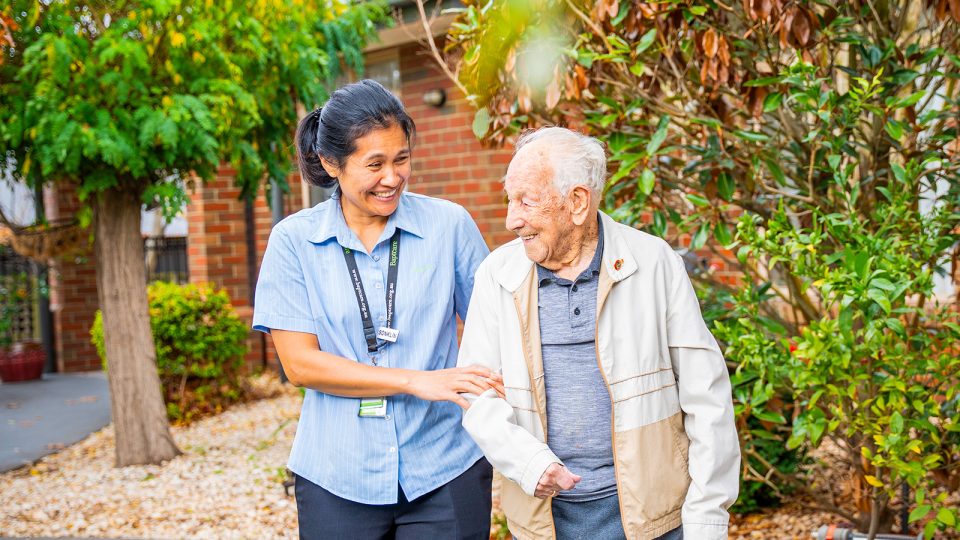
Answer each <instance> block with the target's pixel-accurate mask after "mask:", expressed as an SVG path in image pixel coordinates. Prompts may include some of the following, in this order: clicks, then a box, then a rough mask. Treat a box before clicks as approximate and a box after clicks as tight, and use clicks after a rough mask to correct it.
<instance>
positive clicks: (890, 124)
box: [883, 118, 903, 141]
mask: <svg viewBox="0 0 960 540" xmlns="http://www.w3.org/2000/svg"><path fill="white" fill-rule="evenodd" d="M883 128H884V129H885V130H886V131H887V134H888V135H890V138H891V139H893V140H895V141H899V140H900V139H901V138H902V137H903V126H902V125H901V124H900V122H897V121H896V120H894V119H893V118H891V119H890V120H887V123H886V124H884V126H883Z"/></svg>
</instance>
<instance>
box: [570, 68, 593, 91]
mask: <svg viewBox="0 0 960 540" xmlns="http://www.w3.org/2000/svg"><path fill="white" fill-rule="evenodd" d="M573 69H574V71H576V72H577V84H578V86H580V88H586V87H588V86H590V77H587V70H586V69H584V68H583V66H581V65H580V64H577V65H576V67H574V68H573Z"/></svg>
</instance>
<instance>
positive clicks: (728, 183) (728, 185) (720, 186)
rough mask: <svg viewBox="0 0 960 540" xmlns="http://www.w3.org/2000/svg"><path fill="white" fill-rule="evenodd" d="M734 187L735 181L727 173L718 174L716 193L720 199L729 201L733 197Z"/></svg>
mask: <svg viewBox="0 0 960 540" xmlns="http://www.w3.org/2000/svg"><path fill="white" fill-rule="evenodd" d="M736 188H737V186H736V183H735V182H734V181H733V177H732V176H730V174H729V173H727V172H722V173H720V176H718V177H717V193H718V194H719V195H720V198H721V199H723V200H725V201H727V202H730V201H731V200H732V199H733V193H734V191H736Z"/></svg>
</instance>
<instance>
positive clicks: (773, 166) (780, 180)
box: [763, 159, 787, 186]
mask: <svg viewBox="0 0 960 540" xmlns="http://www.w3.org/2000/svg"><path fill="white" fill-rule="evenodd" d="M763 163H764V164H766V166H767V170H768V171H770V176H772V177H773V179H774V181H775V182H776V183H777V185H778V186H785V185H787V177H786V176H784V174H783V170H782V169H780V166H779V165H777V163H776V162H774V161H772V160H769V159H765V160H763Z"/></svg>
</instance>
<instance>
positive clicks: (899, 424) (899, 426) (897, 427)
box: [890, 411, 903, 433]
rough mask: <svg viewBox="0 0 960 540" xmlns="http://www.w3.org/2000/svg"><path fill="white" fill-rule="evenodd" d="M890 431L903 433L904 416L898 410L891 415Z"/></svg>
mask: <svg viewBox="0 0 960 540" xmlns="http://www.w3.org/2000/svg"><path fill="white" fill-rule="evenodd" d="M890 431H892V432H893V433H903V416H901V415H900V413H899V412H898V411H893V414H891V415H890Z"/></svg>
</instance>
